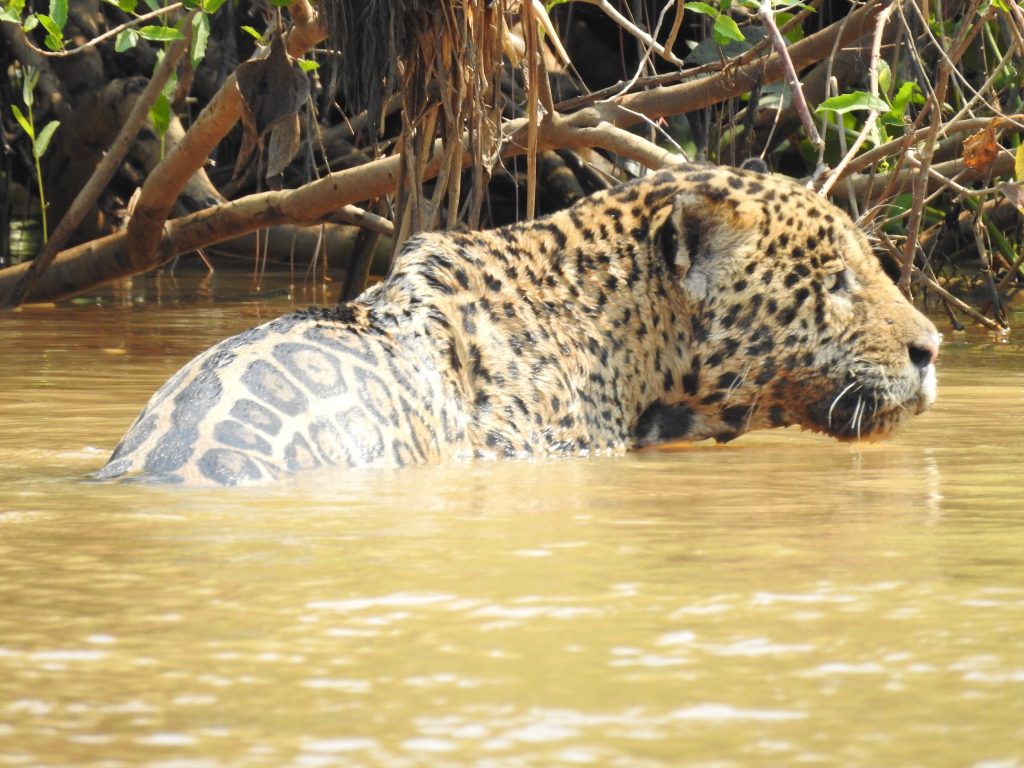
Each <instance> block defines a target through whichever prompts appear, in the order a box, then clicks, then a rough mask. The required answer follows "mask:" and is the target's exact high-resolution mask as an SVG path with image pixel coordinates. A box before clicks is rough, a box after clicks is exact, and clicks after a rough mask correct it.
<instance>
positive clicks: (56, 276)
mask: <svg viewBox="0 0 1024 768" xmlns="http://www.w3.org/2000/svg"><path fill="white" fill-rule="evenodd" d="M293 5H294V3H293ZM884 7H885V3H883V2H880V0H874V1H873V2H869V3H867V4H865V5H864V6H862V7H861V8H859V9H858V10H856V11H854V12H853V13H851V14H850V15H849V16H848V17H847V18H846V19H845V20H844V21H843V22H840V23H836V24H833V25H831V26H830V27H827V28H826V29H823V30H821V31H820V32H817V33H815V34H814V35H810V36H808V37H806V38H804V39H803V40H801V41H799V42H797V43H795V44H794V45H793V46H792V47H791V48H790V49H789V55H790V58H791V59H792V61H793V65H794V66H795V67H796V68H798V69H802V68H804V67H806V66H809V65H811V64H813V63H815V62H816V61H819V60H820V59H821V58H824V57H825V56H828V55H829V54H830V53H831V51H832V50H833V48H834V47H835V46H842V45H846V44H847V43H849V42H851V41H853V40H856V39H858V38H860V37H862V36H863V35H864V34H865V33H866V30H868V29H871V28H873V26H874V21H875V18H876V17H877V15H878V13H880V12H881V10H882V9H883V8H884ZM293 18H295V13H294V12H293ZM312 29H315V27H314V26H306V27H302V26H296V29H295V31H293V34H292V36H291V37H290V38H289V51H290V52H292V44H293V42H294V43H295V44H296V47H297V48H301V47H302V45H304V44H306V43H308V44H309V45H312V44H313V43H315V42H316V36H317V34H322V31H314V32H312V33H310V30H312ZM299 33H302V34H303V35H305V37H300V35H299ZM783 74H784V68H783V64H782V62H781V61H780V59H779V57H778V55H777V54H772V55H770V56H768V57H765V58H761V59H756V60H754V61H752V62H750V63H748V64H746V65H743V66H738V67H735V68H730V69H726V70H724V71H722V72H719V73H717V74H715V75H711V76H709V77H706V78H704V79H701V80H696V81H691V82H686V83H682V84H680V85H676V86H669V87H665V88H660V89H657V90H653V91H648V92H645V93H637V94H631V95H627V96H624V97H622V98H621V99H620V100H618V101H616V102H605V103H601V104H597V105H594V106H592V107H589V108H587V109H584V110H581V111H579V112H576V113H574V114H572V115H569V116H566V117H563V116H560V115H557V114H552V115H551V119H550V120H545V121H543V122H542V123H541V125H540V126H539V131H538V134H537V146H538V150H539V151H543V150H545V149H582V148H587V147H597V148H602V149H606V150H608V151H612V152H616V153H618V154H622V155H624V156H626V157H630V158H632V159H635V160H637V161H638V162H640V163H642V164H644V165H646V166H647V167H654V168H657V167H661V166H663V165H665V164H667V163H670V162H673V161H674V160H675V159H676V158H675V156H673V155H672V154H671V153H669V152H667V151H666V150H662V149H660V148H658V147H657V146H656V145H654V144H652V143H650V142H647V141H646V140H644V139H642V138H640V137H637V136H635V135H633V134H629V133H628V132H626V131H624V130H622V129H623V128H627V127H629V126H631V125H634V124H636V123H638V122H640V121H641V120H645V119H650V118H657V117H662V116H666V115H672V114H680V113H683V112H689V111H692V110H696V109H701V108H703V107H707V106H710V105H712V104H716V103H718V102H720V101H723V100H725V99H727V98H730V97H734V96H739V95H740V94H742V93H744V92H746V91H749V90H750V89H751V88H752V87H753V86H754V85H755V84H757V83H764V82H773V81H777V80H779V79H781V78H782V77H783ZM240 108H241V98H240V96H239V94H238V89H237V87H235V85H234V78H233V77H231V78H229V80H228V82H227V83H225V85H224V87H223V88H222V89H221V91H220V92H219V93H218V95H217V96H216V97H215V98H214V100H213V101H212V102H211V103H210V104H209V105H208V106H207V108H206V109H205V110H203V112H202V113H201V114H200V116H199V118H198V119H197V121H196V123H195V124H194V125H193V126H192V128H191V129H190V130H189V131H188V133H187V134H186V135H185V137H184V139H183V140H182V142H181V143H180V144H179V145H178V146H176V147H175V148H174V149H173V150H172V152H171V153H169V154H168V157H167V158H166V160H165V162H164V163H163V164H162V165H161V168H160V169H159V171H158V172H157V173H154V174H153V175H152V176H151V177H150V179H149V180H148V181H147V183H146V185H145V186H144V187H143V191H142V194H141V195H140V198H139V201H138V203H137V205H136V209H135V215H134V216H133V217H132V220H131V222H130V223H129V227H128V231H127V232H122V233H117V234H114V235H110V236H108V237H105V238H102V239H100V240H96V241H93V242H90V243H86V244H84V245H82V246H78V247H76V248H71V249H68V250H67V251H64V252H63V253H61V254H59V255H58V256H57V258H56V259H55V260H54V263H53V265H52V266H51V268H50V269H49V270H48V271H47V272H46V273H45V275H44V277H43V279H41V280H40V282H39V283H38V284H37V286H36V288H35V290H34V291H32V292H31V293H30V294H29V298H31V299H33V300H37V301H45V300H54V299H56V298H62V297H65V296H68V295H71V294H73V293H77V292H81V291H83V290H87V289H89V288H91V287H94V286H96V285H99V284H102V283H105V282H109V281H110V280H114V279H117V278H122V277H126V276H129V275H133V274H139V273H142V272H146V271H148V270H150V269H153V268H155V267H158V266H160V265H161V264H163V263H165V262H166V261H168V260H169V259H171V258H173V257H174V256H177V255H180V254H182V253H187V252H189V251H192V250H195V249H196V248H201V247H204V246H207V245H210V244H212V243H216V242H220V241H222V240H225V239H228V238H232V237H236V236H238V235H242V234H245V233H247V232H251V231H253V230H255V229H259V228H261V227H265V226H270V225H273V224H307V225H311V224H315V223H317V222H319V221H323V220H326V219H328V218H330V216H331V215H332V214H333V213H334V212H335V211H336V209H338V208H340V207H342V206H345V205H352V204H355V203H358V202H361V201H364V200H371V199H374V198H377V197H381V196H383V195H386V194H390V193H393V192H394V191H395V190H396V189H397V185H398V178H399V173H400V169H401V163H402V162H403V161H402V158H401V157H400V156H397V155H392V156H388V157H384V158H381V159H379V160H375V161H373V162H371V163H367V164H365V165H362V166H358V167H355V168H349V169H346V170H343V171H338V172H335V173H332V174H330V175H328V176H326V177H324V178H322V179H320V180H318V181H315V182H312V183H310V184H307V185H305V186H303V187H300V188H299V189H295V190H284V191H276V192H263V193H260V194H256V195H250V196H248V197H245V198H242V199H240V200H237V201H232V202H229V203H226V204H224V205H221V206H215V207H212V208H209V209H206V210H203V211H199V212H197V213H194V214H191V215H189V216H185V217H182V218H179V219H173V220H170V221H167V220H166V216H167V213H168V212H169V211H170V209H171V206H172V205H173V204H174V201H175V199H176V198H177V195H178V191H179V190H180V189H181V188H182V186H183V185H184V183H185V182H186V181H187V180H188V178H189V177H190V176H191V175H192V173H194V171H195V170H196V168H197V167H198V165H197V163H199V164H201V163H202V162H203V161H205V159H206V157H207V156H208V155H209V153H210V152H211V151H212V150H213V148H214V147H215V146H216V144H217V143H218V142H219V141H220V138H221V137H223V136H224V135H225V134H226V133H227V131H228V130H230V128H231V127H232V126H233V125H234V123H235V122H236V120H237V119H238V115H239V113H240ZM504 137H505V138H504V141H503V149H502V155H503V156H505V157H511V156H513V155H519V154H523V153H524V152H525V151H526V147H527V146H528V140H527V139H528V120H527V119H526V118H518V119H515V120H511V121H509V122H508V123H506V125H505V126H504ZM442 149H443V147H442V145H441V142H440V140H438V141H435V143H434V146H433V151H432V152H431V156H432V158H433V159H432V160H431V161H430V162H428V163H427V164H426V166H425V168H424V171H423V179H430V178H433V177H434V175H435V174H436V173H437V172H438V169H439V166H440V160H441V158H442V157H443V152H442ZM470 159H471V158H470V156H469V155H468V154H466V153H464V154H463V157H462V163H463V165H465V164H466V163H468V162H469V161H470ZM165 222H166V223H165ZM24 269H27V266H26V265H18V266H15V267H11V268H8V269H6V270H3V271H2V272H0V293H3V292H5V291H8V290H10V286H11V285H12V284H13V281H15V280H17V279H18V278H19V276H20V274H21V272H22V271H24Z"/></svg>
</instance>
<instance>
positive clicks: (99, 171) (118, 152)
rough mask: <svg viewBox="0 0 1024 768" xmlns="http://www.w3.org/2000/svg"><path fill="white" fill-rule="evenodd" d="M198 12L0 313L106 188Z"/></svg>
mask: <svg viewBox="0 0 1024 768" xmlns="http://www.w3.org/2000/svg"><path fill="white" fill-rule="evenodd" d="M198 12H199V11H191V12H190V13H189V14H188V16H186V17H185V25H184V27H185V36H184V37H183V38H182V39H181V40H178V41H176V42H175V43H174V44H173V45H171V47H170V48H169V49H168V50H167V53H166V54H165V55H164V58H163V61H161V62H160V66H159V67H157V70H156V72H154V73H153V77H152V78H151V79H150V81H149V83H147V84H146V88H145V89H144V90H143V91H142V93H140V94H139V97H138V98H137V99H136V100H135V104H134V106H133V107H132V111H131V112H130V113H129V115H128V119H127V120H126V121H125V124H124V125H123V126H121V130H120V131H119V132H118V134H117V136H116V138H115V139H114V141H113V142H112V143H111V145H110V149H109V150H108V151H107V153H106V154H105V155H104V156H103V159H102V160H101V161H100V163H99V165H98V166H97V168H96V170H95V171H94V172H93V174H92V176H91V177H90V178H89V181H88V183H86V185H85V186H84V187H83V188H82V190H81V191H80V192H79V193H78V195H77V196H76V197H75V199H74V201H73V202H72V203H71V206H70V207H69V208H68V210H67V212H66V213H65V214H64V218H62V219H61V220H60V223H59V224H58V225H57V227H56V228H55V229H54V231H53V235H52V236H51V237H50V239H49V240H47V241H46V243H45V244H44V245H43V247H42V248H41V249H40V250H39V253H38V254H36V257H35V258H34V259H33V260H32V266H31V268H30V269H29V270H28V271H27V272H26V273H25V274H24V275H23V276H22V278H21V280H19V281H18V282H17V283H16V284H15V285H14V287H13V288H12V289H11V291H10V293H9V294H8V295H7V297H6V298H5V299H4V300H3V302H2V303H0V309H11V308H13V307H17V306H18V305H20V304H21V302H22V301H24V299H25V296H26V295H28V292H29V291H30V290H31V289H32V286H33V285H35V283H36V282H37V281H38V280H39V277H40V275H42V273H43V272H45V271H46V269H47V268H48V267H49V266H50V264H52V263H53V259H54V257H55V256H56V255H57V253H58V252H59V251H60V249H61V248H62V247H63V246H64V243H66V242H67V239H68V238H69V237H70V236H71V235H72V233H73V232H74V231H75V230H76V229H77V228H78V225H79V224H81V223H82V219H83V218H85V215H86V214H87V213H88V212H89V210H90V209H91V208H92V206H93V203H95V201H96V199H97V198H98V197H99V196H100V194H102V192H103V190H105V189H106V188H107V185H108V184H109V183H110V180H111V179H112V178H114V174H115V173H117V169H118V168H119V167H120V166H121V162H122V161H123V160H124V157H125V155H127V154H128V150H129V149H131V147H132V144H134V142H135V137H136V135H137V134H138V132H139V126H140V125H142V122H143V121H144V120H145V119H146V115H148V114H149V108H150V107H151V106H152V105H153V102H154V101H156V98H157V96H159V95H160V91H161V90H162V89H163V87H164V84H165V83H166V82H167V80H168V78H169V77H170V76H171V73H172V72H173V71H174V68H175V67H176V66H177V65H178V61H179V60H180V59H181V57H182V56H184V55H185V52H186V51H188V48H189V44H190V43H191V40H192V17H194V16H195V15H196V14H197V13H198Z"/></svg>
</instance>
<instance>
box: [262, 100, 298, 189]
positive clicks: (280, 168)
mask: <svg viewBox="0 0 1024 768" xmlns="http://www.w3.org/2000/svg"><path fill="white" fill-rule="evenodd" d="M298 149H299V115H298V113H295V114H292V115H289V116H287V117H284V118H282V119H281V120H278V121H277V122H276V123H274V126H273V127H272V128H271V129H270V143H269V145H268V146H267V188H268V189H281V185H282V183H283V181H284V170H285V168H287V167H288V163H290V162H291V161H292V158H293V157H295V153H296V152H297V151H298Z"/></svg>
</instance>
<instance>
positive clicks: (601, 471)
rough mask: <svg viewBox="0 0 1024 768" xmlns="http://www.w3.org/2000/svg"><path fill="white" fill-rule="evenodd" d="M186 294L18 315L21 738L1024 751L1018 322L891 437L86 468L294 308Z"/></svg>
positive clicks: (571, 748)
mask: <svg viewBox="0 0 1024 768" xmlns="http://www.w3.org/2000/svg"><path fill="white" fill-rule="evenodd" d="M177 290H181V291H182V292H183V293H184V295H185V296H186V298H187V301H185V302H183V303H181V304H165V305H163V306H161V307H156V306H155V305H154V304H153V303H151V302H144V303H138V302H133V301H132V296H131V295H130V294H128V295H126V296H121V297H119V298H118V299H116V300H111V299H110V298H109V297H108V299H107V300H106V301H105V302H104V303H103V304H102V305H93V304H85V305H75V306H62V307H56V308H34V309H29V310H25V311H23V312H21V313H18V314H15V315H4V316H2V317H0V338H2V339H3V342H4V350H3V353H2V358H0V359H2V367H0V385H2V386H0V396H2V400H0V765H19V766H20V765H30V766H37V765H46V766H175V767H178V768H181V767H187V768H191V767H193V766H194V767H195V768H205V767H206V766H264V765H265V766H285V765H290V766H292V765H293V766H329V765H387V766H414V765H429V766H434V765H440V766H447V765H452V766H454V765H481V766H552V765H597V766H608V765H621V766H656V765H681V764H693V765H715V766H724V765H756V766H760V765H795V764H809V765H853V766H862V765H914V764H917V765H930V766H943V765H949V766H967V765H976V766H1016V765H1024V480H1022V479H1021V457H1022V456H1024V344H1022V342H1021V341H1020V339H1021V338H1022V337H1021V336H1020V335H1019V334H1018V335H1017V336H1011V337H1010V338H1009V339H1008V340H999V339H996V338H994V337H991V336H987V335H985V334H984V333H981V332H969V333H966V334H957V335H951V334H948V333H947V344H946V345H945V347H944V349H943V352H942V358H941V375H940V387H941V388H940V401H939V403H938V404H937V405H936V407H935V408H934V410H933V411H931V412H929V413H928V414H927V415H925V416H923V417H921V418H920V419H918V420H917V421H916V422H915V423H914V424H912V425H911V427H910V428H909V429H907V430H906V431H905V432H904V433H903V434H902V435H901V436H900V437H899V438H898V439H897V440H896V441H894V442H892V443H889V444H886V445H882V446H870V447H863V448H857V447H850V446H846V445H840V444H837V443H834V442H831V441H828V440H826V439H823V438H820V437H815V436H812V435H805V434H801V433H798V432H793V431H783V432H774V433H761V434H757V435H752V436H747V437H744V438H742V439H740V440H739V441H737V442H736V443H734V444H732V445H730V446H728V447H716V446H710V445H708V446H704V445H701V446H697V447H694V448H690V449H688V450H682V451H675V452H662V453H643V454H634V455H630V456H627V457H625V458H621V459H596V460H573V461H562V462H552V463H546V464H532V463H477V464H471V465H467V466H460V467H455V468H434V469H413V470H407V471H402V472H366V473H359V474H349V475H345V476H340V477H332V476H329V475H313V476H305V477H303V478H302V479H300V480H298V481H293V482H286V483H282V484H280V485H277V486H274V487H271V488H261V489H258V490H253V489H235V490H228V491H216V492H212V491H200V492H197V491H189V490H183V489H180V488H161V487H147V486H142V485H118V484H110V485H107V484H89V483H84V482H82V480H81V478H82V477H83V476H84V475H85V474H86V473H87V472H88V471H90V470H92V469H95V468H96V467H98V466H100V465H101V464H102V462H103V461H104V460H105V458H106V454H107V453H108V452H109V450H110V449H111V448H112V447H113V445H114V443H115V442H116V441H117V439H118V437H119V436H120V434H121V433H122V432H123V430H124V429H125V428H126V427H127V425H128V424H129V422H130V421H131V420H132V419H133V418H134V416H135V414H136V412H137V411H138V410H139V408H140V407H141V405H142V404H143V402H144V401H145V399H146V398H147V397H148V396H149V394H150V393H151V392H152V391H153V389H154V388H155V387H156V386H158V385H159V384H160V383H161V382H162V381H163V380H164V379H165V378H166V377H167V376H168V375H169V374H170V373H171V372H172V371H173V370H174V369H176V368H177V367H178V365H180V364H181V363H182V362H183V361H184V360H185V359H186V358H188V357H189V356H190V355H191V354H193V353H194V352H196V351H198V350H199V349H201V348H202V347H204V346H206V345H207V344H208V343H210V342H212V341H214V340H217V339H220V338H222V337H223V336H225V335H227V334H229V333H232V332H234V331H237V330H239V329H241V328H244V327H247V326H250V325H253V324H255V323H257V322H260V321H262V320H264V319H267V318H269V317H271V316H274V315H276V314H279V313H281V312H283V311H286V310H287V309H289V308H290V306H291V304H290V302H289V301H288V300H287V299H285V298H278V299H273V298H271V299H267V300H264V301H262V302H256V303H240V302H236V301H231V300H230V299H229V300H213V299H211V298H210V291H211V290H212V291H213V292H214V293H217V292H218V291H219V292H221V293H223V294H225V295H227V296H229V297H230V296H231V295H237V293H238V292H239V291H241V290H244V289H243V288H241V287H239V285H238V284H237V283H232V282H228V281H222V282H220V283H217V284H215V285H214V286H213V287H212V288H211V287H210V286H203V287H197V286H195V285H193V284H191V283H186V284H185V285H183V286H174V285H171V286H167V285H165V284H161V285H160V286H159V291H161V292H163V293H165V295H176V294H175V293H174V292H175V291H177ZM149 292H150V294H151V295H152V294H154V293H155V292H157V288H154V286H153V285H152V284H150V286H149ZM305 300H306V299H305V298H304V297H300V299H299V301H300V303H302V302H303V301H305ZM1016 324H1017V325H1018V326H1024V316H1018V317H1017V318H1016Z"/></svg>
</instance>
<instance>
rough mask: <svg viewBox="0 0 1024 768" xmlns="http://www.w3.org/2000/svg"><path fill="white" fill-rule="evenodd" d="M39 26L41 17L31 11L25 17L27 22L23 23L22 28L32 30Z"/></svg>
mask: <svg viewBox="0 0 1024 768" xmlns="http://www.w3.org/2000/svg"><path fill="white" fill-rule="evenodd" d="M38 26H39V19H37V18H36V15H35V14H34V13H30V14H29V15H28V16H26V17H25V23H24V24H22V25H21V28H22V29H23V30H25V31H26V32H31V31H32V30H33V29H35V28H36V27H38Z"/></svg>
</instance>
